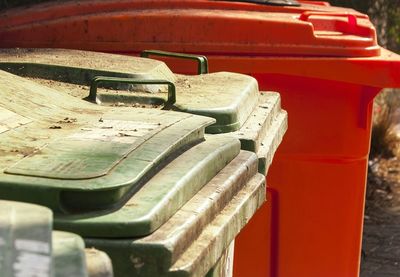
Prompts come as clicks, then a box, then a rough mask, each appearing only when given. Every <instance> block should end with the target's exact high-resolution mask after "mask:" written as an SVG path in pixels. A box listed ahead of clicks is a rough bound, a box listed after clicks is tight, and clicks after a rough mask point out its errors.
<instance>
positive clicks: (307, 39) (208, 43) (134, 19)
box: [0, 0, 380, 57]
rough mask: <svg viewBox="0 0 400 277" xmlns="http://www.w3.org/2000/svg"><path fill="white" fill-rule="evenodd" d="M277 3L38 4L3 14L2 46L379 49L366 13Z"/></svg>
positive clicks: (353, 53) (281, 51)
mask: <svg viewBox="0 0 400 277" xmlns="http://www.w3.org/2000/svg"><path fill="white" fill-rule="evenodd" d="M32 2H34V1H32ZM249 2H257V3H249ZM273 2H274V3H275V4H274V5H271V3H273ZM273 2H271V1H261V0H258V1H255V0H246V1H245V2H243V1H211V0H191V1H188V0H151V1H150V0H148V1H143V0H141V1H132V0H121V1H113V0H103V1H87V0H86V1H85V0H83V1H82V0H81V1H64V2H62V3H60V2H59V1H57V2H50V3H45V4H37V5H32V6H30V7H29V8H26V7H25V8H22V7H21V8H15V9H9V10H6V11H3V12H2V13H0V15H1V16H0V30H1V31H0V47H62V48H76V49H90V50H97V51H113V52H116V51H118V52H138V51H140V50H143V49H148V48H154V47H157V48H160V49H163V50H170V51H181V52H202V53H205V54H220V55H224V54H229V55H235V54H239V53H240V54H241V55H243V54H244V55H252V56H268V55H279V56H294V55H295V56H336V57H372V56H377V55H379V54H380V48H379V46H378V44H377V39H376V31H375V28H374V27H373V25H372V23H371V22H370V20H369V19H368V16H366V15H363V14H361V13H359V12H356V11H354V10H351V9H345V8H338V7H331V6H329V4H327V3H326V2H313V1H294V0H290V1H288V0H286V1H283V0H281V1H279V0H274V1H273ZM276 2H287V3H289V2H290V3H292V4H293V3H294V4H293V5H276ZM296 3H297V4H299V5H297V4H296Z"/></svg>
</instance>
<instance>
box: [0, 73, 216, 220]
mask: <svg viewBox="0 0 400 277" xmlns="http://www.w3.org/2000/svg"><path fill="white" fill-rule="evenodd" d="M0 89H1V91H2V97H1V98H0V153H1V155H0V168H2V169H3V170H2V171H1V172H0V197H1V198H3V199H8V200H19V201H24V202H32V203H38V204H42V205H44V206H47V207H50V208H52V209H53V210H54V211H55V212H58V213H62V212H63V213H79V212H86V211H91V210H100V209H106V208H110V207H113V206H115V205H116V204H119V203H120V202H121V201H122V200H124V199H128V197H129V196H130V194H132V193H134V192H135V190H137V189H138V188H139V187H140V186H141V185H142V184H143V183H144V182H145V181H146V180H147V179H148V178H150V177H151V176H152V175H154V174H155V172H156V171H158V169H159V167H161V166H164V165H165V164H166V163H167V162H168V160H170V159H172V158H174V157H175V156H177V155H179V153H180V151H182V150H184V149H187V148H189V147H190V146H192V145H193V144H194V143H197V142H199V141H201V140H202V139H203V134H204V128H205V127H206V126H208V125H210V124H212V123H213V122H214V120H213V119H211V118H207V117H201V116H196V115H190V114H184V113H177V112H172V111H163V110H157V109H151V110H150V109H136V108H135V109H132V108H124V109H121V108H111V107H103V106H98V105H94V104H91V103H88V102H85V101H82V100H80V99H77V98H75V97H72V96H69V95H67V94H64V93H60V92H58V91H56V90H52V89H49V88H46V87H43V86H41V85H39V84H37V83H35V82H32V81H29V80H25V79H23V78H20V77H18V76H15V75H12V74H9V73H6V72H3V71H0Z"/></svg>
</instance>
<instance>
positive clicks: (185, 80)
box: [0, 49, 258, 133]
mask: <svg viewBox="0 0 400 277" xmlns="http://www.w3.org/2000/svg"><path fill="white" fill-rule="evenodd" d="M0 69H2V70H6V71H9V72H12V73H14V74H17V75H21V76H26V77H30V78H35V81H37V82H41V83H44V84H45V85H47V86H50V87H52V88H55V87H56V88H62V89H63V90H64V91H66V92H68V93H69V94H73V95H74V96H80V97H82V98H84V97H87V96H88V94H89V88H88V86H89V85H90V83H91V81H92V79H93V77H94V76H96V75H97V76H107V77H122V78H131V79H135V80H165V81H168V82H171V83H173V84H174V86H175V87H176V103H175V104H174V105H173V106H172V107H170V108H172V109H175V110H179V111H183V112H188V113H192V114H198V115H204V116H209V117H213V118H215V119H216V123H215V124H214V125H212V126H210V127H207V132H209V133H225V132H232V131H235V130H238V129H239V128H240V127H241V126H242V125H243V124H244V122H245V121H246V120H247V118H248V117H249V115H250V113H251V112H252V111H253V109H254V108H255V106H256V105H257V99H258V84H257V81H256V80H255V79H254V78H252V77H250V76H247V75H243V74H237V73H229V72H218V73H211V74H203V75H196V76H185V75H173V74H172V73H171V71H170V70H169V69H168V67H167V66H166V65H165V64H164V63H162V62H159V61H155V60H152V59H147V58H138V57H129V56H121V55H115V54H104V53H95V52H85V51H77V50H60V49H58V50H56V49H16V50H15V49H6V50H0ZM48 79H51V80H53V81H51V82H49V81H48ZM54 81H59V82H54ZM71 83H72V84H77V86H71ZM113 88H116V87H115V85H114V86H113ZM119 88H122V89H125V91H114V90H107V91H106V92H104V91H103V92H101V91H99V93H98V95H97V101H98V102H99V103H100V102H101V103H104V104H110V105H119V106H121V105H126V106H132V105H134V106H135V105H137V103H149V102H150V103H151V104H157V105H160V104H161V103H163V102H165V101H166V100H165V98H166V95H167V93H166V91H165V90H164V89H163V87H162V86H160V85H156V86H150V85H140V86H139V87H137V85H135V86H134V88H132V86H128V87H127V86H126V85H123V84H122V82H121V83H120V85H119ZM132 90H135V91H132ZM149 92H150V93H151V94H149Z"/></svg>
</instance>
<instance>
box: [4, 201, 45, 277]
mask: <svg viewBox="0 0 400 277" xmlns="http://www.w3.org/2000/svg"><path fill="white" fill-rule="evenodd" d="M52 227H53V214H52V212H51V210H49V209H47V208H45V207H42V206H38V205H33V204H27V203H21V202H14V201H6V200H0V276H24V275H27V274H28V273H29V275H32V276H33V275H37V276H43V277H50V276H52V273H51V266H52V262H51V231H52ZM30 260H34V261H35V262H34V263H30V262H27V261H30Z"/></svg>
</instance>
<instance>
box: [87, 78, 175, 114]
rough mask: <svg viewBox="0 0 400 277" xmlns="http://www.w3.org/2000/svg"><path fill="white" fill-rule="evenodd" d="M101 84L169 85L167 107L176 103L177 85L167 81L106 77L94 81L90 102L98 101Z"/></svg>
mask: <svg viewBox="0 0 400 277" xmlns="http://www.w3.org/2000/svg"><path fill="white" fill-rule="evenodd" d="M99 83H119V84H133V85H167V86H168V99H167V102H166V103H165V105H164V107H165V106H168V105H173V104H174V103H175V102H176V88H175V84H174V83H172V82H170V81H167V80H138V79H132V78H118V77H105V76H96V77H94V78H93V79H92V82H91V84H90V92H89V97H88V100H89V101H92V102H96V99H97V86H98V84H99Z"/></svg>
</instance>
